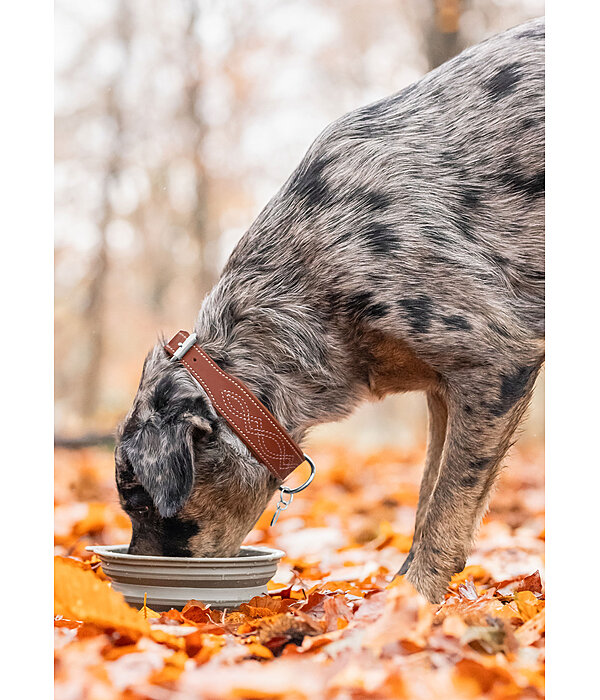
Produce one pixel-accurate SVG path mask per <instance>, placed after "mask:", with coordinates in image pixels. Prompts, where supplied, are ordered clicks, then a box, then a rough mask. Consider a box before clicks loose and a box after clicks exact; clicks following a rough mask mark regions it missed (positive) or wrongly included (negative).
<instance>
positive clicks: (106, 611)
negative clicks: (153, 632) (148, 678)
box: [54, 556, 150, 638]
mask: <svg viewBox="0 0 600 700" xmlns="http://www.w3.org/2000/svg"><path fill="white" fill-rule="evenodd" d="M54 614H55V615H62V616H63V617H64V618H67V619H70V620H82V621H84V622H91V623H93V624H95V625H98V626H99V627H101V628H111V629H117V630H125V631H126V632H127V633H129V634H130V635H132V636H133V637H134V638H138V637H140V636H142V635H147V634H149V633H150V626H149V625H148V622H147V620H144V618H143V617H141V616H140V615H139V613H138V612H137V610H135V609H134V608H131V607H129V605H127V603H126V602H125V599H124V598H123V596H122V595H121V594H120V593H117V591H115V590H113V589H112V588H111V587H110V586H109V585H108V584H107V583H106V582H104V581H101V580H100V579H99V578H98V577H97V576H96V575H95V574H94V573H93V572H92V571H91V570H86V569H84V568H82V567H81V566H80V565H79V564H76V563H73V562H72V561H71V560H70V559H66V558H64V557H58V556H57V557H54Z"/></svg>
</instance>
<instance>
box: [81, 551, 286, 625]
mask: <svg viewBox="0 0 600 700" xmlns="http://www.w3.org/2000/svg"><path fill="white" fill-rule="evenodd" d="M128 548H129V546H128V545H126V544H119V545H112V546H101V545H93V546H90V547H86V549H87V550H88V551H90V552H94V553H95V554H97V555H98V556H99V557H100V561H101V563H102V570H103V571H104V573H105V574H106V575H107V576H108V577H109V578H110V580H111V582H112V586H113V588H114V589H115V590H116V591H119V592H120V593H122V594H123V595H124V596H125V600H126V601H127V602H128V603H130V604H131V605H135V606H137V607H141V606H142V604H143V603H144V594H147V600H146V604H147V605H148V607H149V608H152V609H153V610H157V611H161V610H168V609H169V608H182V607H183V606H184V605H185V604H186V603H187V602H188V600H190V599H192V598H194V599H196V600H200V601H202V602H203V603H205V604H206V605H208V604H210V605H211V606H212V607H213V608H235V607H237V606H238V605H240V604H241V603H247V602H248V601H249V600H250V598H252V597H253V596H255V595H262V594H264V593H266V591H267V581H270V580H271V578H273V576H274V575H275V572H276V571H277V564H278V563H279V561H280V559H281V557H282V556H283V554H284V553H283V552H282V551H281V550H279V549H270V548H269V547H242V548H241V550H240V553H239V554H238V556H236V557H227V558H217V557H215V558H208V557H207V558H198V557H153V556H140V555H134V554H127V550H128Z"/></svg>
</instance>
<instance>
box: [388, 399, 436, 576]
mask: <svg viewBox="0 0 600 700" xmlns="http://www.w3.org/2000/svg"><path fill="white" fill-rule="evenodd" d="M427 408H428V413H429V427H428V436H427V455H426V457H425V470H424V471H423V478H422V479H421V488H420V490H419V505H418V506H417V517H416V520H415V534H414V535H413V542H412V545H411V548H410V552H409V553H408V556H407V557H406V559H405V561H404V564H402V567H401V568H400V571H399V572H398V573H399V574H405V573H406V572H407V571H408V567H409V566H410V563H411V561H412V560H413V557H414V552H415V549H416V546H417V542H418V541H419V536H420V532H421V527H422V524H423V519H424V517H425V513H426V512H427V506H428V505H429V498H430V496H431V494H432V492H433V489H434V487H435V484H436V481H437V478H438V474H439V471H440V463H441V460H442V450H443V449H444V442H445V440H446V424H447V422H448V407H447V406H446V401H445V399H444V397H443V396H441V395H440V394H439V393H437V392H434V391H429V392H427Z"/></svg>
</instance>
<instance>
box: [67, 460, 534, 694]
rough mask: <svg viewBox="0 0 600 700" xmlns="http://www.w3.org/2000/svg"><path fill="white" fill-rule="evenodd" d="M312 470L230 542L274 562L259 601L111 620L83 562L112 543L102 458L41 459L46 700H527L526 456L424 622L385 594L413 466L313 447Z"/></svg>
mask: <svg viewBox="0 0 600 700" xmlns="http://www.w3.org/2000/svg"><path fill="white" fill-rule="evenodd" d="M317 457H318V463H319V466H320V469H319V474H318V478H317V479H316V480H315V482H314V484H313V485H312V486H311V488H310V489H308V490H307V491H306V492H304V493H303V497H302V498H301V499H300V498H299V499H297V500H296V501H294V507H293V508H291V509H290V510H289V511H286V512H285V513H283V514H282V516H281V519H280V521H279V523H278V524H277V527H275V528H270V527H269V519H270V516H271V514H272V509H271V510H269V511H268V512H267V513H265V514H264V515H263V516H262V517H261V518H260V520H259V521H258V523H257V524H256V526H255V528H254V530H253V531H252V532H251V533H250V534H249V536H248V537H247V540H246V543H247V544H252V545H256V544H261V545H269V546H275V547H278V548H281V549H284V550H285V551H287V553H288V555H287V556H286V557H285V558H284V560H283V561H282V564H281V565H280V568H279V570H278V572H277V575H276V577H275V579H274V580H273V581H271V582H270V583H269V585H268V593H267V594H265V595H262V596H256V597H255V598H253V599H252V600H250V601H248V603H245V604H243V605H241V606H240V607H239V608H238V609H237V610H225V611H221V610H213V609H211V608H210V607H209V606H206V605H204V603H203V602H202V601H198V600H191V601H189V602H188V603H187V605H186V606H185V607H184V608H183V609H182V610H181V611H179V610H170V611H167V612H162V613H159V612H156V611H154V610H152V609H151V606H150V607H149V606H147V605H144V606H142V608H141V609H140V610H136V609H134V608H132V607H130V606H129V605H127V603H126V602H125V601H124V599H123V598H122V596H121V595H120V594H119V593H117V592H116V591H114V590H113V589H112V588H111V586H110V583H109V581H108V579H107V577H106V576H105V575H104V574H103V572H102V569H101V567H100V565H99V562H98V559H97V557H95V556H94V555H90V554H89V552H87V551H86V550H85V547H86V545H88V544H91V543H100V544H115V543H119V542H127V541H128V540H129V535H130V530H129V523H128V520H127V518H126V517H125V516H124V514H123V513H122V512H121V511H120V508H119V505H118V500H117V496H116V491H115V488H114V484H113V483H112V479H113V465H112V455H110V454H109V453H107V452H105V451H103V450H94V449H87V450H81V451H77V452H67V451H60V450H57V452H56V479H57V488H56V496H55V500H56V503H55V512H56V525H57V527H56V534H55V554H56V557H55V611H54V612H55V640H56V645H55V657H56V679H55V695H56V698H57V700H61V699H62V698H65V699H67V698H68V699H69V700H78V699H79V698H81V699H82V700H83V699H84V698H98V699H104V698H118V699H119V700H142V699H148V700H183V699H184V698H210V699H213V698H290V699H292V700H295V699H298V700H303V699H305V698H326V699H328V700H329V699H331V700H334V699H338V698H339V699H346V698H351V699H354V698H374V699H375V698H377V699H379V698H411V699H412V698H414V699H415V700H419V699H421V698H423V699H429V698H432V699H433V698H436V699H437V698H445V699H448V700H452V699H453V698H457V699H462V698H490V699H492V700H504V699H507V700H508V699H509V698H511V699H514V698H540V697H543V695H544V637H545V596H544V585H543V564H544V538H545V531H544V512H543V509H541V508H540V503H543V466H542V464H543V455H541V454H540V453H538V452H535V451H532V450H531V449H530V450H529V451H527V450H522V451H517V452H515V453H514V454H513V456H512V459H511V461H512V464H511V468H510V469H509V470H506V471H505V473H504V475H503V477H502V481H501V484H500V486H499V489H498V492H497V495H498V498H497V499H496V498H494V499H493V500H492V504H491V510H490V513H489V514H488V515H487V516H486V518H485V520H484V523H483V525H482V529H481V532H480V535H479V538H478V541H477V546H476V549H475V551H474V553H473V555H472V556H471V557H470V559H469V561H468V565H467V566H466V568H465V569H464V570H463V571H462V572H460V573H458V574H456V575H455V576H454V577H453V579H452V581H451V582H450V585H449V586H448V591H447V595H446V599H445V601H444V602H443V604H441V605H431V604H429V603H428V602H427V601H426V600H425V599H423V598H422V597H421V596H419V595H418V594H417V593H416V591H415V590H414V589H413V588H412V587H411V586H410V584H409V583H408V582H407V581H406V580H405V579H404V578H403V577H401V578H394V574H395V572H396V571H397V570H398V569H399V567H400V565H401V564H402V562H403V560H404V557H405V556H406V552H407V551H408V549H409V548H410V541H411V536H412V527H413V525H414V515H415V509H416V503H417V499H418V488H419V478H420V474H421V469H422V463H423V457H424V452H423V450H414V451H411V452H406V451H400V450H392V449H381V450H378V451H375V452H372V453H370V454H368V455H362V456H360V455H355V454H351V453H350V452H349V451H348V450H346V449H345V448H343V447H341V446H323V447H321V448H320V450H318V455H317ZM79 480H83V482H82V483H80V481H79ZM507 491H508V492H509V493H510V497H508V496H506V495H505V494H506V492H507ZM82 495H84V497H85V499H86V500H85V501H84V500H82ZM519 495H521V496H522V497H521V498H520V497H519ZM496 501H497V503H498V507H496V506H495V504H496ZM508 501H510V513H511V518H510V519H509V520H510V522H507V519H506V509H507V505H506V504H507V502H508Z"/></svg>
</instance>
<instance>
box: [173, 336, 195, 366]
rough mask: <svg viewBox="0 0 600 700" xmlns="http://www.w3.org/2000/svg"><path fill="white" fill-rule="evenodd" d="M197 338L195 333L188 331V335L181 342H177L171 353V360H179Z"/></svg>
mask: <svg viewBox="0 0 600 700" xmlns="http://www.w3.org/2000/svg"><path fill="white" fill-rule="evenodd" d="M197 340H198V336H197V335H196V334H195V333H190V335H188V337H187V338H186V339H185V340H184V341H183V343H177V345H179V347H178V348H177V350H175V352H174V353H173V357H172V358H171V361H173V360H180V359H181V358H182V357H183V356H184V355H185V353H186V352H187V351H188V350H189V349H190V348H191V347H192V345H194V343H195V342H196V341H197Z"/></svg>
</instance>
